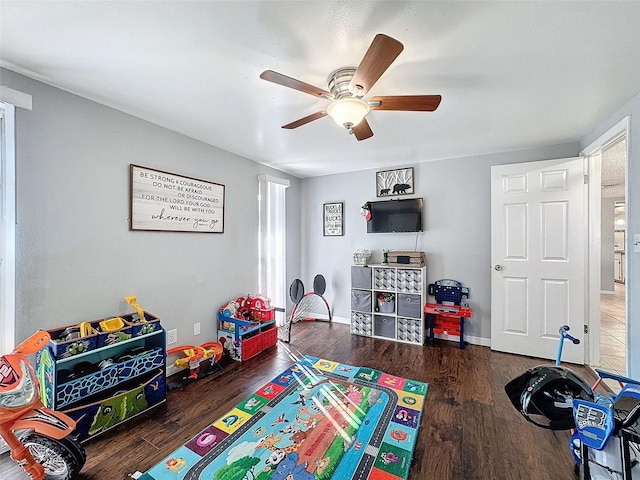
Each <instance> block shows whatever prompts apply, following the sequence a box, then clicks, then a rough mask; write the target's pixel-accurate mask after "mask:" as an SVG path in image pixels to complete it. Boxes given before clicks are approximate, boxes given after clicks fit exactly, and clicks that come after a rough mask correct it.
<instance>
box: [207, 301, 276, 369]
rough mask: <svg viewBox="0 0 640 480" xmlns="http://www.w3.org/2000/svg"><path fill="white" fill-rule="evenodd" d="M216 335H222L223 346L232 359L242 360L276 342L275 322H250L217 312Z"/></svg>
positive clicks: (253, 355)
mask: <svg viewBox="0 0 640 480" xmlns="http://www.w3.org/2000/svg"><path fill="white" fill-rule="evenodd" d="M218 336H219V337H224V338H225V342H224V348H225V350H226V351H227V353H228V354H229V356H230V357H231V359H232V360H236V361H244V360H248V359H250V358H252V357H255V356H256V355H258V354H259V353H261V352H262V351H264V350H266V349H267V348H269V347H273V346H274V345H276V344H277V343H278V329H277V328H276V322H275V321H274V320H270V321H267V322H250V321H247V320H244V319H240V318H234V317H225V316H224V315H223V314H222V313H220V312H218Z"/></svg>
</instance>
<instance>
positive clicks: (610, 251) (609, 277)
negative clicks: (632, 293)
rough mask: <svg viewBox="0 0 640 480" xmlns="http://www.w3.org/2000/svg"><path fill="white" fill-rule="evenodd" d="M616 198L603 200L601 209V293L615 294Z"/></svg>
mask: <svg viewBox="0 0 640 480" xmlns="http://www.w3.org/2000/svg"><path fill="white" fill-rule="evenodd" d="M615 201H616V199H615V198H603V199H602V200H601V205H602V208H601V209H600V212H601V214H600V291H602V292H613V291H614V281H613V261H614V258H613V257H614V253H615V250H614V248H613V231H614V225H613V205H614V204H615Z"/></svg>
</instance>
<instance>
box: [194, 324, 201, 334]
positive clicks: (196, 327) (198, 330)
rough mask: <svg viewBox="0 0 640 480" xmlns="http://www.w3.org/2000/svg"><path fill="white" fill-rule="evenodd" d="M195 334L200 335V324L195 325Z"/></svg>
mask: <svg viewBox="0 0 640 480" xmlns="http://www.w3.org/2000/svg"><path fill="white" fill-rule="evenodd" d="M193 334H194V335H200V322H198V323H194V324H193Z"/></svg>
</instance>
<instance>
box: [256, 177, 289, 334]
mask: <svg viewBox="0 0 640 480" xmlns="http://www.w3.org/2000/svg"><path fill="white" fill-rule="evenodd" d="M258 184H259V190H258V204H259V209H260V211H259V216H258V219H259V220H258V221H259V235H258V257H259V263H258V282H259V283H258V290H259V292H260V294H262V295H264V296H265V297H267V298H269V299H271V306H273V307H277V308H278V307H279V308H285V307H286V291H287V285H286V274H287V261H286V258H287V257H286V241H285V240H286V196H285V192H286V189H287V187H288V186H289V185H290V183H289V180H286V179H282V178H277V177H272V176H270V175H264V174H263V175H258ZM284 321H285V315H284V313H281V312H277V313H276V324H277V325H278V326H280V325H282V324H283V323H284Z"/></svg>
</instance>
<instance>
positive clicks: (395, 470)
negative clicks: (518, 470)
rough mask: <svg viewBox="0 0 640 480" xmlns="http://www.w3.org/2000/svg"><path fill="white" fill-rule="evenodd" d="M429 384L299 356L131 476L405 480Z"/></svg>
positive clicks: (152, 479) (161, 479)
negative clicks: (229, 407) (150, 465)
mask: <svg viewBox="0 0 640 480" xmlns="http://www.w3.org/2000/svg"><path fill="white" fill-rule="evenodd" d="M427 388H428V385H427V384H426V383H422V382H417V381H414V380H409V379H406V378H401V377H397V376H394V375H389V374H387V373H384V372H380V371H377V370H373V369H370V368H363V367H354V366H351V365H345V364H342V363H336V362H332V361H328V360H323V359H320V358H317V357H309V356H307V357H304V358H303V359H302V360H300V361H299V362H297V363H296V364H294V365H292V366H291V367H289V368H288V369H287V370H285V371H284V372H282V373H281V374H280V375H278V376H276V377H275V378H274V379H273V380H272V381H270V382H269V383H267V384H266V385H264V386H263V387H262V388H260V389H259V390H258V391H257V392H256V393H255V394H253V395H251V396H250V397H249V398H247V399H246V400H244V401H242V402H240V403H239V404H238V405H236V407H235V408H233V409H232V410H231V411H230V412H228V413H227V414H226V415H224V416H223V417H222V418H220V419H218V420H216V421H215V422H214V423H213V424H211V425H210V426H209V427H207V428H205V429H204V430H203V431H202V432H200V433H199V434H198V435H196V436H195V437H193V438H192V439H191V440H190V441H189V442H187V443H186V444H185V445H183V446H182V447H180V448H178V449H177V450H176V451H174V452H173V453H172V454H171V455H169V456H168V457H166V458H165V459H164V460H162V461H161V462H160V463H158V464H157V465H155V466H154V467H153V468H151V469H150V470H149V471H147V472H146V473H144V474H141V475H140V476H139V478H140V479H141V480H168V479H172V480H173V479H191V480H196V479H198V480H205V479H206V480H232V479H243V478H249V479H255V480H285V479H287V480H321V479H330V478H333V479H340V480H342V479H354V480H355V479H358V480H364V479H367V478H369V479H373V478H375V479H385V480H395V479H399V478H404V479H406V478H407V477H408V475H409V467H410V465H411V457H412V455H413V448H414V445H415V442H416V438H417V434H418V427H419V425H420V416H421V415H422V409H423V406H424V401H425V397H426V394H427Z"/></svg>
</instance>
